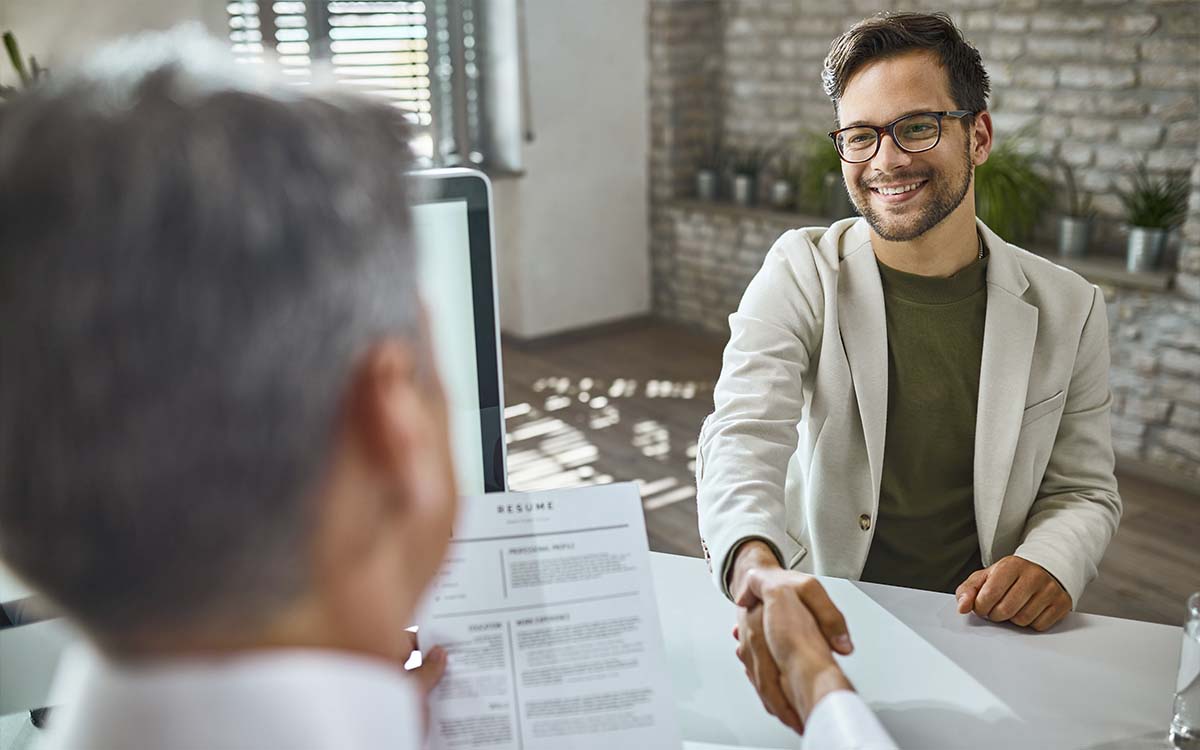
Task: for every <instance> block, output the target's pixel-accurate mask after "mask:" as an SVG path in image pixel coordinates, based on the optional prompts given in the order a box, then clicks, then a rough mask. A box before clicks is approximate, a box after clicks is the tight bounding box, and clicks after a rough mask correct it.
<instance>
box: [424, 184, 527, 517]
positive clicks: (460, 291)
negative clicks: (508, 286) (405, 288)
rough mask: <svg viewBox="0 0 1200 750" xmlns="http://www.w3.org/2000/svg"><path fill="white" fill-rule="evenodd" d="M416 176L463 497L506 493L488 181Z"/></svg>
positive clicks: (429, 304)
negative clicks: (498, 492)
mask: <svg viewBox="0 0 1200 750" xmlns="http://www.w3.org/2000/svg"><path fill="white" fill-rule="evenodd" d="M416 176H417V178H418V184H419V185H420V187H419V194H420V195H421V197H420V198H418V199H417V200H416V201H415V203H414V206H413V209H412V213H413V227H414V235H415V238H416V242H417V248H418V253H417V255H418V258H417V262H418V268H419V284H420V289H421V295H422V297H423V299H424V301H425V306H426V310H427V311H428V314H429V324H430V328H431V329H432V330H431V334H432V337H433V342H434V343H433V346H434V354H435V357H436V359H437V367H438V372H439V374H440V375H441V378H442V383H443V386H444V387H445V391H446V397H447V400H448V401H449V407H450V439H451V447H452V449H453V452H454V459H455V466H456V469H457V473H458V490H459V494H461V495H480V494H483V493H484V492H496V491H502V490H504V489H506V482H505V471H504V453H505V451H504V413H503V408H504V406H503V403H502V402H503V398H502V383H501V376H500V372H501V367H500V350H499V346H498V338H499V329H498V327H497V319H496V301H495V272H494V265H495V264H494V260H493V253H492V241H491V216H490V208H491V205H490V199H489V198H490V195H489V190H488V183H487V178H486V177H484V176H483V174H482V173H480V172H475V171H472V170H466V169H444V170H431V171H428V172H419V173H417V174H416Z"/></svg>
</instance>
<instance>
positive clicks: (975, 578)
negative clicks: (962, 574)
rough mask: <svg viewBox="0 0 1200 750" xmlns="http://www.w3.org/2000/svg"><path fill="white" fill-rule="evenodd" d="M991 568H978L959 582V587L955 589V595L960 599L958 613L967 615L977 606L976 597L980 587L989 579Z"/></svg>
mask: <svg viewBox="0 0 1200 750" xmlns="http://www.w3.org/2000/svg"><path fill="white" fill-rule="evenodd" d="M988 570H989V568H984V569H983V570H977V571H975V572H974V573H972V574H971V575H969V576H967V580H965V581H963V582H962V583H960V584H958V588H957V589H955V591H954V597H955V599H957V600H958V613H959V614H960V615H965V614H966V613H968V612H970V611H971V610H972V609H974V608H975V597H977V596H978V595H979V589H981V588H983V584H984V582H985V581H987V578H988Z"/></svg>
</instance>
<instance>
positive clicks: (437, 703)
mask: <svg viewBox="0 0 1200 750" xmlns="http://www.w3.org/2000/svg"><path fill="white" fill-rule="evenodd" d="M418 625H419V638H420V641H421V644H422V646H423V647H426V648H428V647H431V646H435V645H441V646H443V647H444V648H445V649H446V650H447V655H448V661H447V668H446V674H445V676H444V677H443V678H442V680H441V682H440V683H439V684H438V686H437V688H436V689H435V690H434V693H433V695H432V698H431V723H430V746H431V747H432V748H434V749H435V750H441V749H443V748H445V749H446V750H452V749H453V748H468V747H469V748H476V749H478V748H485V749H487V750H492V749H501V748H502V749H504V750H508V749H509V748H511V749H512V750H543V749H545V750H562V749H563V748H572V749H573V750H592V749H595V750H611V749H612V748H650V747H652V748H679V747H680V745H681V743H680V739H679V733H678V728H677V724H676V713H675V706H674V703H673V701H672V699H671V695H670V684H669V678H668V673H667V668H666V661H665V658H664V654H663V646H662V635H661V632H662V631H661V630H660V628H659V621H658V610H657V605H656V603H655V598H654V591H653V588H652V577H651V573H650V558H649V552H648V549H647V544H646V529H645V522H644V519H643V516H642V505H641V498H640V495H639V493H638V489H637V486H636V485H634V484H615V485H606V486H599V487H584V488H577V489H570V490H550V491H545V492H537V493H507V494H504V493H495V494H489V495H480V496H477V497H470V498H465V499H464V501H463V503H462V506H461V510H460V517H459V520H458V524H457V526H456V529H455V533H454V538H453V539H452V540H451V543H450V550H449V552H448V554H447V559H446V562H445V565H444V566H443V569H442V571H441V573H440V574H439V576H438V579H437V581H436V582H435V584H434V586H433V587H432V588H431V590H430V593H429V595H428V597H427V600H426V602H425V604H424V606H423V607H422V616H421V617H420V619H419V622H418Z"/></svg>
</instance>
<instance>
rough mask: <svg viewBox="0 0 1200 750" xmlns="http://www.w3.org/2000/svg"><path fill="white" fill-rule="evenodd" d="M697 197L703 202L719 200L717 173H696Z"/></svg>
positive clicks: (702, 171) (700, 171)
mask: <svg viewBox="0 0 1200 750" xmlns="http://www.w3.org/2000/svg"><path fill="white" fill-rule="evenodd" d="M696 197H697V198H699V199H700V200H702V201H715V200H716V199H717V173H716V172H714V171H713V170H711V169H700V170H697V171H696Z"/></svg>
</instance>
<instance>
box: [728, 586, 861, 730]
mask: <svg viewBox="0 0 1200 750" xmlns="http://www.w3.org/2000/svg"><path fill="white" fill-rule="evenodd" d="M737 603H738V605H740V606H742V607H744V608H748V609H742V610H740V611H739V619H738V630H739V631H740V633H739V634H740V635H741V636H742V638H741V641H742V642H741V645H739V647H738V652H739V654H738V655H739V657H742V661H743V663H746V672H747V674H748V675H749V676H750V679H751V682H753V683H754V686H755V688H756V689H757V690H758V693H759V696H760V697H761V698H762V701H763V705H764V706H766V707H767V710H768V711H770V712H771V713H772V714H774V715H775V716H776V717H778V718H779V719H780V720H781V721H783V723H784V724H787V725H788V726H789V727H791V728H792V729H794V730H796V731H797V732H803V730H804V720H805V719H806V718H807V717H808V716H809V715H810V714H811V713H812V710H813V708H814V707H816V705H817V703H819V702H820V700H821V698H823V697H824V696H825V695H826V694H827V693H830V692H832V691H834V690H845V689H851V688H850V682H849V681H848V680H847V679H846V676H845V675H844V674H842V670H841V668H839V667H838V665H837V662H836V661H834V659H833V653H832V651H831V650H830V649H831V648H832V649H834V650H836V651H838V652H839V653H843V654H848V653H850V652H851V651H852V650H853V646H852V645H851V643H850V636H849V634H848V633H847V632H846V621H845V619H844V618H843V617H842V613H841V612H839V611H838V609H837V607H836V606H834V604H833V602H832V601H831V600H830V599H829V595H828V594H827V593H825V589H824V587H822V586H821V584H820V582H819V581H818V580H817V579H816V578H814V577H812V576H809V575H805V574H803V573H796V572H793V571H786V570H782V569H780V568H757V569H753V570H751V571H749V572H748V573H747V575H746V577H745V588H744V590H743V591H742V592H741V595H740V596H739V597H738V601H737ZM764 642H765V644H766V647H767V648H766V650H767V653H766V654H762V653H761V652H760V651H761V650H760V649H758V648H756V647H758V646H760V644H762V643H764ZM747 647H749V648H747ZM746 657H748V658H746ZM751 663H752V664H753V666H752V665H751ZM780 669H782V675H780V673H779V670H780ZM781 698H782V699H783V700H784V701H785V703H784V705H783V707H782V708H780V707H778V704H779V703H780V699H781Z"/></svg>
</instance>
